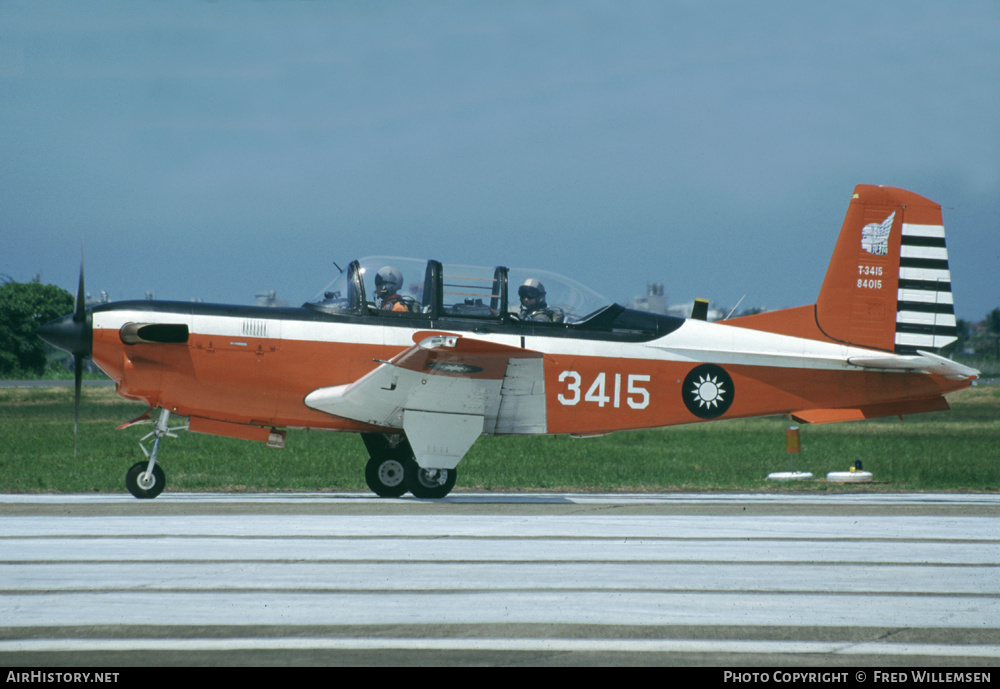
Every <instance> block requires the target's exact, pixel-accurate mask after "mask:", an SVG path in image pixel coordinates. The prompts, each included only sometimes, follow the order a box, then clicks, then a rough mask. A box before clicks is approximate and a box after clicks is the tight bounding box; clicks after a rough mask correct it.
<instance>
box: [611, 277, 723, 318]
mask: <svg viewBox="0 0 1000 689" xmlns="http://www.w3.org/2000/svg"><path fill="white" fill-rule="evenodd" d="M629 308H632V309H635V310H636V311H648V312H649V313H660V314H666V315H668V316H677V317H679V318H690V317H691V310H692V309H693V308H694V300H691V301H689V302H687V303H686V304H674V305H672V306H671V305H668V304H667V296H666V294H664V291H663V283H662V282H650V283H647V284H646V294H645V295H643V296H641V297H636V298H635V299H633V300H632V302H631V303H630V304H629ZM725 316H726V314H725V312H724V311H720V310H719V309H718V308H716V307H714V306H711V305H710V306H709V308H708V320H710V321H717V320H721V319H722V318H725Z"/></svg>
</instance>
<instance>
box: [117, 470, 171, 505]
mask: <svg viewBox="0 0 1000 689" xmlns="http://www.w3.org/2000/svg"><path fill="white" fill-rule="evenodd" d="M148 468H149V462H136V463H135V464H133V465H132V468H131V469H129V470H128V472H127V473H126V474H125V485H126V487H128V492H129V493H131V494H132V495H134V496H135V497H137V498H139V499H140V500H151V499H153V498H155V497H156V496H157V495H159V494H160V493H161V492H163V488H164V486H166V485H167V481H166V477H165V476H164V475H163V469H161V468H160V466H159V465H158V464H157V465H155V466H153V473H152V474H148V475H147V472H146V470H147V469H148Z"/></svg>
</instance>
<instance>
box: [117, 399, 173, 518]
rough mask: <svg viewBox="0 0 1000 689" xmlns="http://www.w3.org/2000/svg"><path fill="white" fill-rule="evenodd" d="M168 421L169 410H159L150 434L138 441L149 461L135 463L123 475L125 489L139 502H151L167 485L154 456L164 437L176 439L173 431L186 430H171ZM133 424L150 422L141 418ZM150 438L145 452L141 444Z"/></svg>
mask: <svg viewBox="0 0 1000 689" xmlns="http://www.w3.org/2000/svg"><path fill="white" fill-rule="evenodd" d="M169 421H170V410H168V409H161V410H160V418H159V419H158V420H157V421H156V425H155V427H154V428H153V430H152V432H151V433H148V434H146V435H145V436H144V437H143V438H142V440H140V441H139V447H140V448H141V449H142V452H143V454H144V455H146V457H147V458H148V460H149V461H147V462H136V463H135V464H133V465H132V466H131V468H129V470H128V471H127V472H126V473H125V487H126V488H128V492H129V493H131V494H132V495H134V496H135V497H137V498H139V499H140V500H152V499H153V498H155V497H156V496H157V495H159V494H160V493H162V492H163V489H164V487H165V486H166V485H167V482H166V476H165V475H164V473H163V469H162V468H161V467H160V466H159V465H158V464H157V463H156V455H157V453H158V452H159V449H160V440H161V439H162V438H163V437H164V436H169V437H171V438H176V437H177V434H176V433H174V432H173V431H183V430H186V429H187V426H186V425H184V426H174V427H172V428H171V427H169V426H168V425H167V424H168V423H169ZM135 423H152V421H151V420H149V419H148V418H142V420H138V421H136V422H135ZM126 425H131V424H126ZM150 438H153V443H152V447H151V448H150V449H149V450H147V449H146V446H145V445H144V444H143V443H145V442H146V441H147V440H149V439H150Z"/></svg>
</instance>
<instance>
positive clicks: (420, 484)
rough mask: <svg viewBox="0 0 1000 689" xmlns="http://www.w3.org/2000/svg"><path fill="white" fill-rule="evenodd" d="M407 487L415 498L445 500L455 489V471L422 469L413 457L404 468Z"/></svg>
mask: <svg viewBox="0 0 1000 689" xmlns="http://www.w3.org/2000/svg"><path fill="white" fill-rule="evenodd" d="M403 469H404V470H403V479H404V481H405V483H406V487H407V488H408V489H409V491H410V492H411V493H413V495H414V497H417V498H423V499H425V500H437V499H439V498H443V497H444V496H446V495H447V494H448V493H450V492H451V489H452V488H454V487H455V478H456V474H455V470H454V469H422V468H421V467H420V465H419V464H417V460H415V459H413V458H412V457H411V458H410V459H408V460H406V466H405V467H404V468H403Z"/></svg>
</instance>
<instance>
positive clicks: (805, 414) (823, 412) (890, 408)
mask: <svg viewBox="0 0 1000 689" xmlns="http://www.w3.org/2000/svg"><path fill="white" fill-rule="evenodd" d="M946 409H949V407H948V401H947V400H946V399H945V398H944V397H931V398H928V399H922V400H903V401H900V402H886V403H883V404H868V405H865V406H863V407H856V408H853V409H804V410H801V411H797V412H793V413H792V418H793V419H795V420H796V421H800V422H802V423H813V424H817V423H839V422H841V421H862V420H864V419H878V418H881V417H883V416H902V415H903V414H922V413H924V412H930V411H944V410H946Z"/></svg>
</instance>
